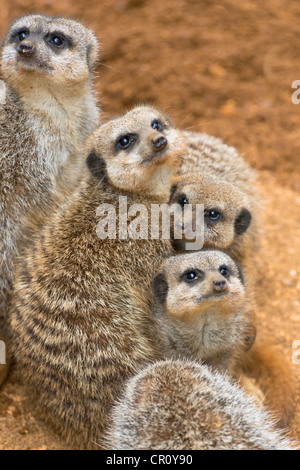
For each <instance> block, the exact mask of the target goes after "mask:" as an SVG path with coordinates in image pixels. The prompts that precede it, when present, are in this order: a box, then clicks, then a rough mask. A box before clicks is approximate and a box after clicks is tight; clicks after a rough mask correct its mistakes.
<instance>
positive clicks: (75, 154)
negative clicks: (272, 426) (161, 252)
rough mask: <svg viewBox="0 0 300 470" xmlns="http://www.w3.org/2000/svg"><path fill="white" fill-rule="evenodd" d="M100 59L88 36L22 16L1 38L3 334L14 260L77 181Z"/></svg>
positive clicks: (69, 23)
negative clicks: (3, 85)
mask: <svg viewBox="0 0 300 470" xmlns="http://www.w3.org/2000/svg"><path fill="white" fill-rule="evenodd" d="M97 54H98V43H97V40H96V38H95V36H94V34H93V33H92V31H91V30H89V29H87V28H85V27H84V26H82V25H81V24H80V23H77V22H76V21H73V20H70V19H67V18H60V17H48V16H44V15H29V16H24V17H22V18H19V19H17V20H15V21H14V22H13V23H12V24H11V26H10V28H9V30H8V32H7V34H6V36H5V38H4V41H3V44H2V57H1V75H2V78H3V80H4V83H5V99H3V100H1V104H0V214H1V215H0V235H1V236H0V251H1V256H2V260H1V264H0V331H3V330H5V326H6V316H7V306H8V303H9V295H10V291H11V287H12V283H13V276H14V274H13V272H14V268H13V263H14V259H15V257H16V256H17V255H18V254H19V252H20V249H21V248H22V247H23V245H26V244H27V243H28V242H29V240H30V238H31V230H32V229H34V228H35V227H36V226H37V225H38V224H40V223H42V221H44V220H45V218H46V217H47V213H48V210H50V208H51V206H52V205H53V204H54V201H55V200H56V198H57V203H58V201H59V198H60V196H63V195H65V194H66V193H67V192H68V191H69V190H72V189H73V187H74V185H76V183H77V180H78V178H79V176H80V175H81V173H82V167H83V166H84V160H83V159H82V149H83V146H84V143H85V141H86V139H87V137H88V136H89V135H90V134H91V133H92V131H93V130H94V128H95V126H96V124H97V121H98V108H97V106H96V99H95V94H94V90H93V83H92V79H93V69H94V67H95V62H96V58H97ZM29 226H30V230H29ZM27 229H28V230H27Z"/></svg>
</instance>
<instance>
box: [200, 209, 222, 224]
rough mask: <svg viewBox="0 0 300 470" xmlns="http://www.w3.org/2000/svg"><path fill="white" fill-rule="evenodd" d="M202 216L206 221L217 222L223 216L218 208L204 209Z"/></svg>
mask: <svg viewBox="0 0 300 470" xmlns="http://www.w3.org/2000/svg"><path fill="white" fill-rule="evenodd" d="M204 217H205V219H206V221H207V222H219V221H220V220H221V219H222V218H223V214H222V212H221V211H219V210H218V209H208V210H205V211H204Z"/></svg>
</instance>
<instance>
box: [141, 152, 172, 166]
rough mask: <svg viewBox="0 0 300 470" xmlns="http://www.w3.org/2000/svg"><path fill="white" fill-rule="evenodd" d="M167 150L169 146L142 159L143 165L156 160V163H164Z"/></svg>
mask: <svg viewBox="0 0 300 470" xmlns="http://www.w3.org/2000/svg"><path fill="white" fill-rule="evenodd" d="M167 152H168V148H165V149H163V150H161V151H160V152H153V153H151V154H150V155H148V156H147V157H145V158H144V159H143V160H142V162H141V165H148V164H151V163H152V162H155V164H157V163H163V162H164V161H165V160H166V156H167Z"/></svg>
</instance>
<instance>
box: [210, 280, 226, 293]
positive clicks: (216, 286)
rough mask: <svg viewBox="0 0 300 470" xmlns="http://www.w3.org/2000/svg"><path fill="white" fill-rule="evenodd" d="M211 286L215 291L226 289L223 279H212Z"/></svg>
mask: <svg viewBox="0 0 300 470" xmlns="http://www.w3.org/2000/svg"><path fill="white" fill-rule="evenodd" d="M213 288H214V290H215V291H217V292H225V291H227V290H228V284H227V281H226V280H225V279H216V280H215V281H213Z"/></svg>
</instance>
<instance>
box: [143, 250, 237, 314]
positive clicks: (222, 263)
mask: <svg viewBox="0 0 300 470" xmlns="http://www.w3.org/2000/svg"><path fill="white" fill-rule="evenodd" d="M152 285H153V292H154V296H155V301H156V304H157V306H158V309H157V310H158V311H159V312H161V311H162V310H163V312H164V313H165V314H166V315H167V316H168V317H169V318H177V319H180V320H183V321H192V320H193V319H195V318H196V317H197V316H198V315H204V314H205V313H208V312H209V311H214V312H217V313H218V312H219V313H220V315H224V317H225V316H227V315H229V314H233V313H234V312H237V311H238V309H239V308H240V307H241V306H242V305H243V303H244V301H245V287H244V279H243V274H242V271H241V268H240V267H239V266H238V265H237V263H236V262H235V261H233V259H232V258H230V257H229V256H228V255H226V254H225V253H222V252H219V251H198V252H194V253H189V254H186V255H178V256H173V257H171V258H169V259H168V260H167V261H166V262H165V263H164V264H163V266H162V269H161V272H160V273H159V274H158V275H157V276H156V277H155V278H154V281H153V284H152Z"/></svg>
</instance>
